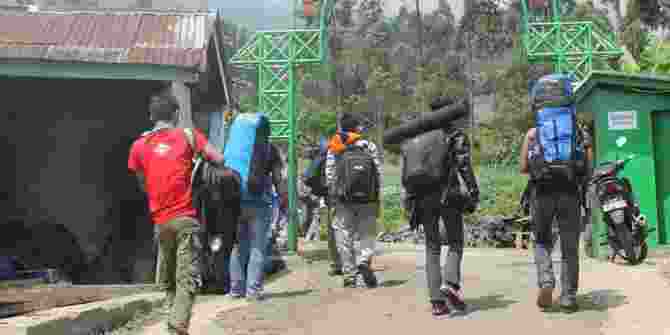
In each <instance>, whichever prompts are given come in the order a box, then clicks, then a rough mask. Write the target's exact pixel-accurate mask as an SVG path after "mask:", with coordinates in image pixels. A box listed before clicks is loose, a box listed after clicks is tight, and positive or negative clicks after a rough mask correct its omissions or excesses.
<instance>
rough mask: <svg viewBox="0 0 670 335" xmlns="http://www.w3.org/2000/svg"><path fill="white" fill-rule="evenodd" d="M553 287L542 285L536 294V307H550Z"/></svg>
mask: <svg viewBox="0 0 670 335" xmlns="http://www.w3.org/2000/svg"><path fill="white" fill-rule="evenodd" d="M553 293H554V289H553V288H551V287H543V288H541V289H540V291H539V292H538V294H537V307H539V308H541V309H547V308H550V307H551V305H552V299H553Z"/></svg>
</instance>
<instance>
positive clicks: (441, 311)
mask: <svg viewBox="0 0 670 335" xmlns="http://www.w3.org/2000/svg"><path fill="white" fill-rule="evenodd" d="M401 151H402V188H403V192H402V193H403V194H404V198H403V199H402V200H403V204H404V207H405V209H406V210H407V212H408V213H409V216H410V225H411V227H412V228H413V229H417V228H418V226H420V225H422V226H423V231H424V234H425V239H426V279H427V284H428V292H429V299H430V303H431V305H432V313H433V315H435V316H441V315H446V314H449V313H450V309H449V306H448V304H451V306H452V307H453V308H454V309H455V310H457V311H459V312H464V311H465V309H466V305H465V302H464V300H463V288H462V284H463V283H462V276H461V263H462V260H463V244H464V241H463V239H464V233H463V214H464V213H472V212H474V210H475V208H476V207H477V203H478V202H479V187H478V185H477V179H476V177H475V175H474V172H473V169H472V165H471V161H470V143H469V141H468V137H467V136H466V135H465V133H463V131H461V130H460V129H458V128H457V127H455V126H453V125H452V124H451V123H449V124H448V125H446V126H444V128H442V129H436V130H432V131H429V132H426V133H423V134H421V135H418V136H416V137H414V138H411V139H408V140H406V141H404V142H403V144H402V146H401ZM440 222H442V223H443V224H444V228H445V231H446V235H447V244H448V245H449V251H448V252H447V255H446V258H447V259H446V264H445V266H444V274H441V273H440V269H441V266H440V258H441V251H442V244H443V243H442V242H443V240H442V236H441V234H440V230H441V229H440V226H439V224H440Z"/></svg>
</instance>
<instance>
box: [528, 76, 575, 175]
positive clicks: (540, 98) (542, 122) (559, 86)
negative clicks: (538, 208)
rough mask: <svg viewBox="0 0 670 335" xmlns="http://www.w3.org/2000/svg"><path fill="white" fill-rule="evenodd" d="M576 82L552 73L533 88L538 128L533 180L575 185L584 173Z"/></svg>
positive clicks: (533, 150) (532, 157)
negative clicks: (575, 100)
mask: <svg viewBox="0 0 670 335" xmlns="http://www.w3.org/2000/svg"><path fill="white" fill-rule="evenodd" d="M573 80H574V77H573V76H572V75H568V74H551V75H547V76H544V77H542V78H540V79H539V80H538V81H537V82H536V83H535V84H534V85H533V87H532V89H531V92H530V105H531V109H532V110H533V111H534V112H535V129H536V135H535V143H532V146H531V148H529V170H530V171H529V172H530V178H531V180H534V181H539V182H548V183H565V182H569V183H575V182H577V177H578V176H579V175H581V174H583V171H584V167H585V164H584V163H585V162H584V148H583V146H582V141H581V140H580V136H581V133H580V129H579V128H578V127H577V113H576V108H575V102H574V92H573V86H572V83H573Z"/></svg>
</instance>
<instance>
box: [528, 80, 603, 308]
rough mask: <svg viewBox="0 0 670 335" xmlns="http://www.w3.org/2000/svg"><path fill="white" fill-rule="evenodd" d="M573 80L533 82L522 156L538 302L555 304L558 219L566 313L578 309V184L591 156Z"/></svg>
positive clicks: (561, 301) (562, 302)
mask: <svg viewBox="0 0 670 335" xmlns="http://www.w3.org/2000/svg"><path fill="white" fill-rule="evenodd" d="M572 83H573V77H572V76H571V75H564V74H553V75H548V76H544V77H542V78H540V79H539V80H538V81H537V82H536V83H535V84H534V85H533V87H532V89H531V92H530V107H531V111H532V112H533V113H534V115H535V127H534V128H531V129H530V130H528V132H527V134H526V136H525V139H524V142H523V146H522V148H521V157H520V162H521V164H520V165H521V173H523V174H528V175H529V186H530V207H531V210H530V213H531V220H532V221H533V223H534V229H535V231H534V234H535V239H536V241H535V248H534V251H535V263H536V267H537V285H538V288H539V291H538V297H537V306H538V307H539V308H540V309H542V310H546V309H548V308H550V307H551V306H552V304H553V291H554V288H555V287H556V280H555V276H554V271H553V261H552V259H551V254H552V251H553V247H554V245H553V244H554V239H553V238H552V225H553V222H554V220H556V221H557V223H558V227H559V236H560V243H561V246H560V247H561V258H562V259H561V276H560V280H561V294H560V298H559V305H560V307H561V309H563V310H564V311H566V312H575V311H577V310H578V308H579V306H578V305H577V290H578V287H579V235H580V231H581V229H580V228H581V222H580V216H579V209H580V207H579V202H580V187H579V186H580V184H582V183H583V180H584V178H586V172H587V168H586V167H587V165H588V164H589V162H590V161H591V156H592V154H591V145H590V143H588V137H587V136H585V134H583V133H582V130H581V129H580V128H579V127H577V116H576V109H575V104H574V95H573V94H574V92H573V87H572Z"/></svg>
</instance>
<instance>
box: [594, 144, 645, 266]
mask: <svg viewBox="0 0 670 335" xmlns="http://www.w3.org/2000/svg"><path fill="white" fill-rule="evenodd" d="M625 143H626V138H625V137H621V138H619V139H618V140H617V146H618V147H619V148H621V147H622V146H623V145H624V144H625ZM617 156H618V153H617ZM634 158H635V155H630V156H628V157H627V158H626V159H622V160H621V159H618V158H617V159H616V160H614V161H607V162H603V163H601V164H600V165H599V166H598V167H596V168H595V169H594V171H593V176H592V177H591V179H590V180H589V186H595V190H596V196H597V199H598V202H599V204H600V206H599V207H600V209H601V211H602V217H603V221H605V224H606V225H607V232H606V233H604V234H603V237H606V241H605V242H603V243H601V245H603V246H605V245H609V247H610V255H609V260H610V261H611V262H614V261H615V259H616V257H617V256H621V257H622V258H623V259H625V260H626V261H627V262H628V263H629V264H630V265H637V264H640V263H642V261H644V259H645V258H646V257H647V253H648V246H647V242H646V239H647V236H648V234H649V232H651V231H653V229H648V228H647V224H646V223H647V220H646V217H645V216H644V215H643V214H640V208H639V205H638V203H637V202H636V201H635V199H634V198H633V187H632V185H631V183H630V180H629V179H628V178H626V177H620V176H619V175H618V174H619V172H621V171H622V170H623V169H624V167H625V166H626V164H628V163H629V162H630V161H631V160H633V159H634Z"/></svg>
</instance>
